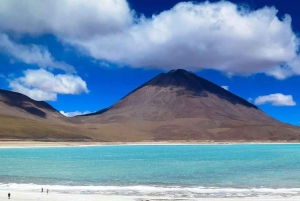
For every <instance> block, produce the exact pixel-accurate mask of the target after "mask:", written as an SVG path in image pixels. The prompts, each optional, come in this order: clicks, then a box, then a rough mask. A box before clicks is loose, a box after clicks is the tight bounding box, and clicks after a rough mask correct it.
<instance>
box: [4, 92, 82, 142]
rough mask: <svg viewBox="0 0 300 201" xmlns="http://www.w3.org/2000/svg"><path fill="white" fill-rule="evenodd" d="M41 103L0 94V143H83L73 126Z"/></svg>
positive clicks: (20, 95)
mask: <svg viewBox="0 0 300 201" xmlns="http://www.w3.org/2000/svg"><path fill="white" fill-rule="evenodd" d="M66 121H67V118H66V117H64V116H63V115H62V114H60V113H59V112H58V111H57V110H56V109H54V108H53V107H52V106H51V105H49V104H48V103H46V102H44V101H35V100H32V99H31V98H29V97H27V96H25V95H23V94H20V93H16V92H11V91H6V90H0V139H33V140H82V139H88V137H85V136H82V135H81V133H84V132H83V131H80V129H78V128H77V127H74V125H71V124H68V123H66Z"/></svg>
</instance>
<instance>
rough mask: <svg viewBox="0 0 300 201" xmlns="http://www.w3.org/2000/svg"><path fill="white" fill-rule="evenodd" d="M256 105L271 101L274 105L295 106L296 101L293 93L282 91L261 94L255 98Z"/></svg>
mask: <svg viewBox="0 0 300 201" xmlns="http://www.w3.org/2000/svg"><path fill="white" fill-rule="evenodd" d="M254 103H255V104H256V105H263V104H266V103H271V104H272V105H274V106H295V105H296V102H295V101H294V100H293V96H292V95H284V94H281V93H276V94H270V95H266V96H259V97H257V98H256V99H255V100H254Z"/></svg>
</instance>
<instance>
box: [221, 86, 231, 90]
mask: <svg viewBox="0 0 300 201" xmlns="http://www.w3.org/2000/svg"><path fill="white" fill-rule="evenodd" d="M221 87H222V88H223V89H226V90H227V91H228V90H229V86H221Z"/></svg>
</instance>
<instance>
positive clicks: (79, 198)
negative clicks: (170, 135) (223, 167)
mask: <svg viewBox="0 0 300 201" xmlns="http://www.w3.org/2000/svg"><path fill="white" fill-rule="evenodd" d="M7 193H8V192H7V191H4V190H0V200H1V201H2V200H7V199H8V197H7ZM10 193H11V200H16V201H35V200H45V201H66V200H72V201H83V200H88V201H99V200H101V201H164V200H166V201H171V200H178V201H179V200H180V201H185V200H187V201H217V200H221V201H231V200H233V201H235V200H242V201H273V200H275V201H296V200H297V201H298V200H299V199H300V197H294V198H282V197H281V198H280V197H257V198H170V197H163V196H157V197H154V196H151V197H145V196H117V195H97V194H88V195H84V194H67V193H51V192H50V193H49V194H48V195H47V193H45V192H44V193H41V192H20V191H11V192H10Z"/></svg>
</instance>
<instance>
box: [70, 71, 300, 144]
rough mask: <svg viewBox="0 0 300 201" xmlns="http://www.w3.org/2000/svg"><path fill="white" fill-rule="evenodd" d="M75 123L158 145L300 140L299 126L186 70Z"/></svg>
mask: <svg viewBox="0 0 300 201" xmlns="http://www.w3.org/2000/svg"><path fill="white" fill-rule="evenodd" d="M73 121H74V122H77V123H81V124H82V125H85V126H87V127H93V128H94V129H93V132H94V133H97V132H98V133H99V135H98V136H99V137H100V136H101V137H103V135H105V136H107V135H109V132H110V131H111V130H113V132H114V134H115V135H118V136H119V138H120V139H123V138H125V137H126V138H128V137H130V136H132V135H133V133H135V134H134V135H135V137H136V136H139V137H140V138H142V139H144V140H153V141H159V140H186V141H189V140H201V141H261V140H263V141H266V140H274V141H276V140H299V139H300V137H299V134H300V130H299V129H298V127H294V126H290V125H287V124H283V123H281V122H279V121H277V120H275V119H273V118H272V117H270V116H268V115H267V114H265V113H264V112H263V111H261V110H260V109H259V108H258V107H256V106H255V105H253V104H251V103H249V102H248V101H246V100H244V99H242V98H240V97H238V96H236V95H234V94H232V93H231V92H229V91H227V90H225V89H223V88H222V87H219V86H217V85H215V84H214V83H212V82H210V81H208V80H205V79H203V78H201V77H198V76H197V75H195V74H193V73H190V72H187V71H185V70H172V71H170V72H168V73H162V74H160V75H158V76H157V77H155V78H153V79H152V80H150V81H148V82H147V83H145V84H143V85H142V86H140V87H138V88H137V89H135V90H134V91H132V92H131V93H129V94H128V95H126V96H125V97H124V98H122V99H121V100H120V101H118V102H117V103H116V104H114V105H112V106H111V107H109V108H106V109H103V110H100V111H98V112H96V113H93V114H89V115H85V116H80V117H75V118H74V120H73ZM103 127H105V128H106V130H105V129H103ZM107 130H109V132H107ZM95 135H96V134H95ZM96 138H97V135H96Z"/></svg>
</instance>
